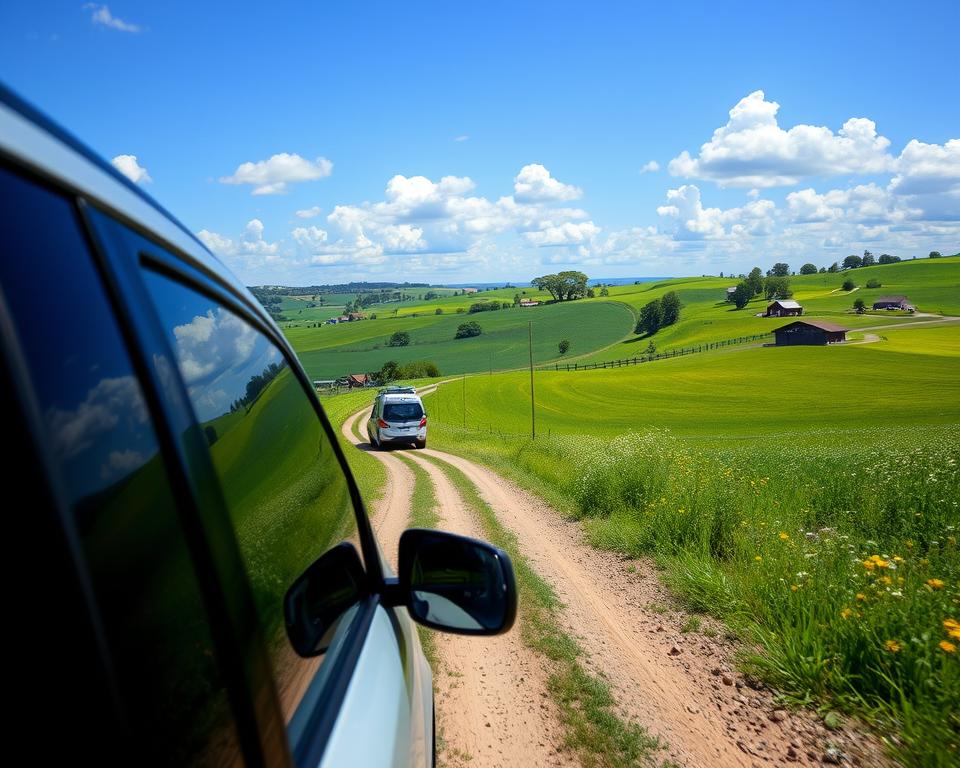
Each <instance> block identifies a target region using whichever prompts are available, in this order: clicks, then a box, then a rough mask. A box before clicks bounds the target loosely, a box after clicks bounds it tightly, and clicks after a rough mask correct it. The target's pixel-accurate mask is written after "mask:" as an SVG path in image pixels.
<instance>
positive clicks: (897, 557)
mask: <svg viewBox="0 0 960 768" xmlns="http://www.w3.org/2000/svg"><path fill="white" fill-rule="evenodd" d="M893 561H894V562H895V563H902V562H903V558H902V557H900V555H894V556H893Z"/></svg>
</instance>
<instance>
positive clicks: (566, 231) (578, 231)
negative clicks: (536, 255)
mask: <svg viewBox="0 0 960 768" xmlns="http://www.w3.org/2000/svg"><path fill="white" fill-rule="evenodd" d="M598 234H600V227H598V226H596V225H595V224H594V223H593V222H592V221H582V222H580V223H579V224H575V223H574V222H572V221H566V222H564V223H562V224H558V225H556V226H547V227H545V228H543V229H541V230H537V231H534V232H526V233H524V237H525V238H526V239H527V241H528V242H530V243H533V245H538V246H547V245H574V244H579V243H584V242H586V241H588V240H590V239H591V238H593V237H596V236H597V235H598Z"/></svg>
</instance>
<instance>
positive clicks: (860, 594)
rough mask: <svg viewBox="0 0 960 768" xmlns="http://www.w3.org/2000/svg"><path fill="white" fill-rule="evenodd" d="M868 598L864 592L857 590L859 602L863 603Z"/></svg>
mask: <svg viewBox="0 0 960 768" xmlns="http://www.w3.org/2000/svg"><path fill="white" fill-rule="evenodd" d="M866 599H867V596H866V595H865V594H863V592H857V602H860V603H862V602H865V601H866Z"/></svg>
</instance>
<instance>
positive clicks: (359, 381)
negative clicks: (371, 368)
mask: <svg viewBox="0 0 960 768" xmlns="http://www.w3.org/2000/svg"><path fill="white" fill-rule="evenodd" d="M369 379H370V377H369V376H367V374H365V373H351V374H350V375H349V376H347V386H348V387H350V389H356V388H358V387H368V386H370V384H369V383H368V381H369Z"/></svg>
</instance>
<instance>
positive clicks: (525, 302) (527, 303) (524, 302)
mask: <svg viewBox="0 0 960 768" xmlns="http://www.w3.org/2000/svg"><path fill="white" fill-rule="evenodd" d="M539 304H540V302H539V301H535V300H534V299H520V306H521V307H536V306H538V305H539Z"/></svg>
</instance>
